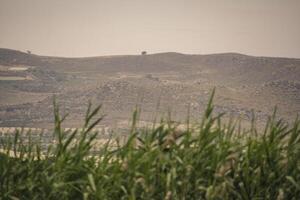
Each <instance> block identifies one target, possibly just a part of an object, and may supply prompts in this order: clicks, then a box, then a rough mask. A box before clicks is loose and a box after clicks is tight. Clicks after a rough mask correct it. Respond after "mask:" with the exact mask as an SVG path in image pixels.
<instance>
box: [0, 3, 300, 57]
mask: <svg viewBox="0 0 300 200" xmlns="http://www.w3.org/2000/svg"><path fill="white" fill-rule="evenodd" d="M299 10H300V1H297V0H286V1H280V0H253V1H251V2H250V1H244V0H223V1H217V0H209V1H208V0H187V1H180V0H172V1H171V0H163V1H159V2H155V1H144V0H130V1H126V2H124V1H121V0H110V1H106V0H98V1H96V0H91V1H88V3H87V2H83V1H79V0H64V1H53V0H52V1H50V0H44V1H38V0H26V1H21V0H0V25H1V29H0V48H9V49H15V50H21V51H26V50H30V51H31V52H32V53H33V54H38V55H45V56H60V57H92V56H108V55H136V54H140V52H141V51H144V50H145V51H147V52H148V53H150V54H152V53H161V52H178V53H184V54H214V53H227V52H235V53H241V54H247V55H253V56H270V57H291V58H300V37H299V35H300V23H299V19H300V12H299Z"/></svg>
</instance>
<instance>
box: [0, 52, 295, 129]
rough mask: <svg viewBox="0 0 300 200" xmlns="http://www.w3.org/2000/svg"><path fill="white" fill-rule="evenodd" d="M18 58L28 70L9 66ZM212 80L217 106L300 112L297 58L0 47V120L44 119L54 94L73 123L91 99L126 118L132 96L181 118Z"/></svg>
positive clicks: (148, 109)
mask: <svg viewBox="0 0 300 200" xmlns="http://www.w3.org/2000/svg"><path fill="white" fill-rule="evenodd" d="M16 66H17V67H25V68H28V70H24V71H14V70H10V69H16ZM214 87H216V89H217V96H216V109H217V111H218V112H223V111H224V112H227V113H230V114H233V115H235V116H238V115H245V116H244V117H245V118H246V119H249V118H251V112H252V111H251V110H254V111H256V113H257V115H258V118H259V119H260V120H261V121H263V120H265V119H266V116H267V115H268V114H269V113H270V112H271V111H272V109H273V108H274V106H275V105H278V107H279V109H280V110H281V111H280V112H281V116H282V117H284V118H285V119H289V118H293V116H294V115H296V114H297V113H299V114H300V59H295V58H272V57H255V56H248V55H243V54H238V53H221V54H210V55H188V54H181V53H175V52H166V53H157V54H148V55H120V56H98V57H84V58H64V57H50V56H40V55H34V54H28V53H24V52H21V51H15V50H10V49H0V93H1V96H0V126H10V125H12V124H13V125H16V124H19V125H28V124H31V125H33V126H35V125H36V124H37V122H39V123H38V124H43V123H48V122H49V121H51V120H52V118H51V116H52V115H51V112H52V110H51V105H52V95H53V94H55V95H56V96H57V97H58V99H60V102H62V104H63V105H64V108H65V110H66V111H70V112H73V113H75V114H74V115H75V116H74V119H73V121H74V124H76V122H77V121H80V120H78V118H80V117H79V116H78V115H80V113H81V114H82V113H84V110H85V105H86V103H87V102H88V100H93V101H94V102H97V103H99V102H100V103H103V105H105V106H104V112H107V113H109V114H110V115H109V116H110V118H109V119H108V120H107V123H110V122H112V121H114V120H115V121H116V123H117V122H119V121H122V120H123V119H128V116H130V114H131V112H132V109H133V108H134V106H135V104H137V103H140V104H142V106H143V110H144V114H145V115H146V116H148V117H149V116H153V112H155V109H156V105H157V102H158V101H160V105H161V107H162V108H163V109H162V110H168V109H169V108H174V110H176V111H177V112H178V119H184V118H185V114H186V110H187V105H188V104H191V105H193V106H192V110H193V112H192V113H191V115H193V116H196V115H197V112H199V111H201V108H203V107H205V103H206V101H207V98H208V96H209V93H210V91H211V89H212V88H214ZM146 118H147V117H145V118H144V120H149V118H147V119H146ZM80 119H81V118H80ZM1 120H2V121H1Z"/></svg>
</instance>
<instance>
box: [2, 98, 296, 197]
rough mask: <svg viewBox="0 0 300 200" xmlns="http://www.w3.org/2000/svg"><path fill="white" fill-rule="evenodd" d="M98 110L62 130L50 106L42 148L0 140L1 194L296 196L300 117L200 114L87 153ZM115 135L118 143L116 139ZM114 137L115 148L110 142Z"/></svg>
mask: <svg viewBox="0 0 300 200" xmlns="http://www.w3.org/2000/svg"><path fill="white" fill-rule="evenodd" d="M99 110H100V107H97V108H95V109H94V110H93V109H91V106H89V107H88V111H87V114H86V119H85V123H84V126H83V129H82V130H81V129H80V131H79V130H77V131H74V132H64V130H63V129H62V128H61V123H62V122H63V120H64V119H65V117H60V115H59V109H58V106H57V105H56V104H54V116H55V129H54V131H53V133H54V135H55V137H56V141H57V142H56V143H55V145H50V146H49V147H48V148H47V150H43V149H42V147H41V145H40V144H39V143H37V142H32V141H31V140H30V138H29V139H28V141H27V142H24V141H23V140H22V139H21V138H20V137H19V134H20V133H19V132H16V134H15V135H14V137H11V138H10V139H7V138H6V139H3V138H2V141H1V146H0V148H1V151H2V152H3V153H1V156H0V198H1V199H14V200H15V199H165V200H167V199H278V200H279V199H300V121H299V119H298V118H297V119H296V120H295V122H294V123H293V124H291V125H289V124H286V123H285V122H283V121H282V120H277V118H276V115H275V113H276V112H274V114H273V116H271V117H270V118H269V121H268V123H267V124H266V126H265V129H264V130H263V131H259V130H257V129H256V128H255V125H254V123H253V126H252V127H251V128H250V129H249V130H244V129H242V128H241V127H240V125H239V123H238V122H233V121H231V122H228V123H226V124H225V123H223V122H222V115H217V116H214V114H213V105H212V98H211V100H210V101H209V103H208V106H207V109H206V112H205V115H204V116H203V118H202V119H201V121H199V123H196V124H189V123H187V126H186V128H185V130H181V129H179V128H178V124H175V123H173V122H170V120H162V121H161V122H160V123H159V124H158V125H156V126H153V127H152V128H144V129H137V128H136V126H135V124H136V121H137V112H135V113H134V120H133V125H132V128H131V131H130V132H129V133H128V135H129V137H128V139H127V140H126V142H124V143H121V142H119V141H118V139H112V140H109V141H108V142H107V144H106V145H105V146H103V147H101V148H100V150H99V151H98V152H93V153H91V149H92V146H93V142H94V141H95V139H96V135H97V133H95V132H93V131H92V130H93V127H95V125H97V124H98V123H99V122H100V121H101V119H102V117H98V118H97V113H98V111H99ZM114 140H116V141H114ZM111 142H116V143H117V144H118V145H117V147H116V148H111V146H110V143H111Z"/></svg>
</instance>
